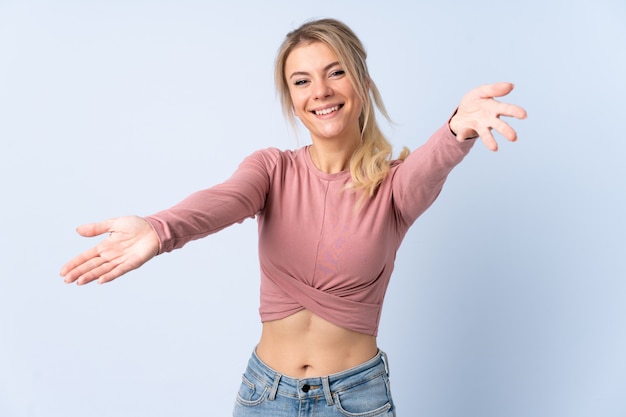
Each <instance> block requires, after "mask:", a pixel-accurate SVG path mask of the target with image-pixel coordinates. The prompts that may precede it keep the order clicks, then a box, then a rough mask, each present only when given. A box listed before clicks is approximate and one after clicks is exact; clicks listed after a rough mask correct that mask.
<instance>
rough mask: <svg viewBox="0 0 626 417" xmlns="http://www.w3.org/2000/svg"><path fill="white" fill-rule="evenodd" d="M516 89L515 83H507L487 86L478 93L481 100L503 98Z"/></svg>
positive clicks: (479, 89) (480, 88)
mask: <svg viewBox="0 0 626 417" xmlns="http://www.w3.org/2000/svg"><path fill="white" fill-rule="evenodd" d="M514 87H515V86H514V85H513V83H507V82H500V83H495V84H485V85H483V86H482V87H479V88H478V91H477V92H478V94H479V96H480V97H481V98H492V97H502V96H506V95H507V94H509V93H510V92H511V91H513V88H514Z"/></svg>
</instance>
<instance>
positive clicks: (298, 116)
mask: <svg viewBox="0 0 626 417" xmlns="http://www.w3.org/2000/svg"><path fill="white" fill-rule="evenodd" d="M291 111H292V112H293V115H294V117H297V118H300V115H299V114H298V112H297V111H296V109H295V107H293V106H291Z"/></svg>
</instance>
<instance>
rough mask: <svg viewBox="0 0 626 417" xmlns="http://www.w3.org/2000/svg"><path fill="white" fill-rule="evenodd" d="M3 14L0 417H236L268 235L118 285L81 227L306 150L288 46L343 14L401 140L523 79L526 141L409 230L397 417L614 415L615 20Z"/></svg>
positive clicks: (399, 271)
mask: <svg viewBox="0 0 626 417" xmlns="http://www.w3.org/2000/svg"><path fill="white" fill-rule="evenodd" d="M413 3H415V4H413V5H409V4H410V2H406V1H385V2H376V3H373V2H372V3H369V2H363V1H326V0H318V1H315V2H297V1H282V2H278V1H276V2H258V1H252V0H248V1H233V2H228V4H226V2H208V1H193V0H179V1H176V2H174V1H170V2H166V1H163V0H161V1H141V0H124V1H122V0H117V1H110V2H102V1H100V2H96V1H76V0H74V1H71V0H65V1H63V0H59V1H54V2H51V1H44V0H30V1H29V0H23V1H18V0H15V1H12V0H3V1H2V0H0V144H1V148H0V185H1V189H2V195H3V197H2V202H3V203H2V209H1V210H2V211H1V214H2V215H1V216H0V271H1V274H0V416H2V417H4V416H6V417H26V416H28V417H33V416H37V417H39V416H41V417H57V416H59V417H61V416H63V417H78V416H90V417H100V416H116V417H122V416H183V415H184V416H189V417H191V416H218V415H219V416H226V415H230V410H231V407H232V402H233V399H234V395H235V392H236V389H237V386H238V384H239V381H240V374H241V372H242V371H243V369H244V366H245V363H246V361H247V359H248V356H249V354H250V352H251V350H252V349H253V347H254V344H255V343H256V341H257V338H258V336H259V332H260V325H259V320H258V315H257V307H258V301H257V300H258V267H257V260H256V241H255V228H256V225H255V223H254V221H248V222H246V223H244V224H243V225H238V226H234V227H232V228H230V229H228V230H225V231H223V232H221V233H220V234H218V235H215V236H212V237H210V238H207V239H204V240H202V241H199V242H194V243H193V244H190V245H189V246H188V247H187V248H185V250H182V251H178V252H176V253H173V254H167V255H164V256H161V257H159V258H158V259H155V260H154V261H152V262H151V263H149V264H147V265H145V266H144V267H143V268H142V269H140V270H138V271H135V272H133V273H132V274H129V275H128V276H126V277H124V278H122V279H119V280H118V281H116V282H114V283H112V284H108V285H105V286H97V285H94V284H92V285H89V286H86V287H81V288H78V287H76V286H67V285H64V284H63V283H62V280H61V279H60V278H59V277H58V271H59V269H60V267H61V265H62V264H63V263H64V262H65V261H66V260H68V259H69V258H70V257H72V256H74V255H75V254H77V253H79V252H81V251H83V250H85V249H87V248H88V247H89V245H91V244H92V242H89V241H87V240H84V239H82V238H79V237H78V236H77V235H76V234H74V232H73V229H74V227H75V226H77V225H79V224H81V223H85V222H91V221H98V220H103V219H106V218H108V217H113V216H117V215H122V214H140V215H142V214H143V215H145V214H150V213H152V212H155V211H157V210H159V209H162V208H165V207H168V206H169V205H171V204H173V203H175V202H177V201H178V200H180V199H181V198H183V197H184V196H186V195H187V194H189V193H190V192H192V191H195V190H197V189H201V188H205V187H208V186H211V185H213V184H215V183H218V182H220V181H222V180H223V179H225V178H226V177H227V176H229V175H230V173H231V172H232V171H233V169H234V168H235V167H236V166H237V164H238V163H239V162H240V161H241V159H242V158H243V157H244V156H246V155H247V154H249V153H251V152H252V151H253V150H255V149H258V148H261V147H267V146H277V147H280V148H293V147H297V146H300V145H303V144H305V143H307V138H306V136H301V137H300V138H299V139H298V140H296V138H295V137H294V136H293V135H292V134H291V133H290V132H289V129H288V126H287V124H286V123H285V122H284V121H283V119H282V116H281V111H280V109H279V105H278V102H277V100H276V98H275V96H274V90H273V85H272V70H273V68H272V65H273V59H274V55H275V52H276V49H277V47H278V45H279V44H280V42H281V40H282V38H283V36H284V35H285V33H286V32H288V31H289V30H291V29H293V28H295V27H296V26H298V25H299V24H300V23H302V22H303V21H304V20H307V19H309V18H314V17H326V16H329V17H336V18H339V19H342V20H344V21H345V22H346V23H348V24H349V25H350V26H352V28H353V29H354V30H355V31H356V32H357V34H358V35H359V36H360V37H361V38H362V40H363V42H364V43H365V45H366V46H367V48H368V51H369V54H370V57H369V64H370V70H371V73H372V75H373V77H374V79H375V81H376V82H377V84H378V86H379V88H380V90H381V91H382V93H383V97H384V98H385V101H386V104H387V107H388V110H389V111H390V113H391V115H392V117H393V118H394V121H395V122H396V125H395V127H386V131H387V132H389V134H390V136H391V138H392V140H393V142H394V144H395V145H396V146H397V147H398V149H399V147H400V146H401V145H408V146H410V147H416V146H418V145H419V144H421V143H423V142H424V141H425V140H426V138H427V137H428V135H429V134H430V133H431V132H433V131H434V130H435V129H436V128H438V127H439V126H440V125H441V124H442V123H444V122H445V121H446V120H447V118H448V116H449V115H450V113H451V112H452V111H453V109H454V107H455V106H456V104H457V102H458V101H459V99H460V97H461V96H462V94H464V93H465V92H466V91H467V90H469V89H470V88H472V87H474V86H477V85H480V84H483V83H489V82H494V81H513V82H514V83H515V84H516V90H515V91H514V92H513V94H512V95H511V97H510V100H511V101H513V102H516V103H519V104H521V105H523V106H524V107H526V109H527V110H528V113H529V117H528V119H527V120H525V121H523V122H520V121H513V122H512V124H513V125H514V126H515V128H516V129H517V130H518V132H519V136H520V140H519V141H518V143H515V144H511V143H501V149H500V151H499V152H498V153H496V154H493V153H491V152H489V151H487V150H486V149H485V148H484V147H483V146H481V145H480V144H477V146H476V147H475V149H474V150H473V151H472V153H471V154H470V155H469V156H468V157H467V159H466V160H465V161H464V163H463V164H462V165H461V166H460V167H458V169H457V170H456V171H455V172H453V174H452V175H451V177H450V179H449V181H448V184H447V185H446V187H445V189H444V192H443V193H442V195H441V196H440V198H439V200H438V201H437V202H436V203H435V205H434V206H433V207H432V209H431V210H430V211H428V212H427V213H426V214H425V215H424V216H423V217H422V218H421V219H420V220H418V222H417V223H416V224H415V226H414V228H413V229H412V230H411V231H410V233H409V234H408V236H407V238H406V240H405V243H404V246H403V247H402V248H401V251H400V252H399V254H398V261H397V266H396V273H395V275H394V278H393V280H392V283H391V285H390V288H389V291H388V297H387V301H386V304H385V308H384V312H383V318H382V323H381V331H380V338H379V342H380V345H381V347H382V348H383V349H385V350H386V351H387V352H388V354H389V355H390V359H391V372H392V375H391V377H392V384H393V389H394V395H395V400H396V403H397V406H398V410H399V414H400V415H401V416H428V417H452V416H455V417H456V416H469V417H479V416H480V417H492V416H493V417H496V416H504V415H506V416H508V417H526V416H528V417H530V416H533V417H543V416H545V417H587V416H589V417H592V416H593V417H623V416H624V415H626V401H625V400H624V398H625V397H624V393H625V392H626V355H625V354H624V353H625V352H626V303H625V302H624V300H625V299H626V283H625V278H626V266H625V261H624V259H625V256H624V255H625V254H626V244H625V240H624V239H625V238H624V236H626V222H625V221H624V212H625V210H626V204H625V202H624V197H625V195H626V193H625V191H626V184H625V183H626V168H624V164H623V161H622V160H623V155H625V154H626V140H625V139H624V126H623V121H624V112H625V110H626V108H625V107H626V106H625V105H624V100H625V94H626V77H625V76H624V74H626V63H625V60H626V53H625V51H626V29H625V28H626V26H624V24H623V21H624V18H625V17H626V4H625V3H624V2H623V1H621V0H619V1H618V0H615V1H611V0H602V1H593V2H592V1H582V2H580V1H577V2H565V1H552V2H550V1H517V2H502V1H487V0H481V1H472V2H464V1H452V0H448V1H438V2H413Z"/></svg>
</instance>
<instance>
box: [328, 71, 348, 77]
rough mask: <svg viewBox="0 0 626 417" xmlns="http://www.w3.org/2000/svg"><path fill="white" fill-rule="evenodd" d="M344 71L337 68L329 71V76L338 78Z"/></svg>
mask: <svg viewBox="0 0 626 417" xmlns="http://www.w3.org/2000/svg"><path fill="white" fill-rule="evenodd" d="M345 73H346V72H345V71H344V70H341V69H338V70H334V71H333V72H331V73H330V77H331V78H339V77H341V76H342V75H344V74H345Z"/></svg>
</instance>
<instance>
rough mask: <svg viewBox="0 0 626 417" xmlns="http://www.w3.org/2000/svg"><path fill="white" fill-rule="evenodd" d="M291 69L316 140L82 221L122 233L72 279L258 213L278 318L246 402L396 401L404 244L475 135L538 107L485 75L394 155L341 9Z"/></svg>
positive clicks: (95, 251)
mask: <svg viewBox="0 0 626 417" xmlns="http://www.w3.org/2000/svg"><path fill="white" fill-rule="evenodd" d="M275 81H276V83H277V88H278V91H279V94H280V97H281V100H282V104H283V109H284V111H285V113H286V114H287V116H288V117H289V118H290V119H291V120H294V119H293V118H294V116H295V117H296V118H298V119H300V121H301V122H302V123H303V124H304V126H306V128H307V129H308V130H309V132H310V136H311V141H312V144H311V145H310V146H305V147H303V148H300V149H298V150H295V151H279V150H277V149H265V150H261V151H257V152H255V153H254V154H252V155H251V156H249V157H248V158H246V159H245V160H244V161H243V162H242V164H241V165H240V167H239V168H238V169H237V171H236V172H235V173H234V175H233V176H232V177H231V178H230V179H229V180H227V181H226V182H224V183H222V184H219V185H217V186H215V187H212V188H210V189H207V190H203V191H199V192H197V193H195V194H192V195H191V196H189V197H188V198H186V199H185V200H183V201H182V202H181V203H179V204H177V205H176V206H174V207H172V208H170V209H168V210H164V211H162V212H159V213H156V214H154V215H152V216H148V217H145V218H140V217H135V216H127V217H121V218H116V219H111V220H107V221H105V222H101V223H95V224H87V225H83V226H80V227H79V228H78V233H80V234H81V235H83V236H96V235H99V234H103V233H109V237H108V238H107V239H105V240H104V241H102V242H101V243H100V244H98V245H97V246H95V247H94V248H92V249H90V250H88V251H86V252H84V253H83V254H81V255H79V256H77V257H76V258H74V259H73V260H71V261H70V262H68V263H67V264H66V265H65V266H64V267H63V269H62V271H61V275H62V276H64V277H65V282H68V283H71V282H76V283H78V284H86V283H88V282H91V281H94V280H98V282H99V283H105V282H109V281H111V280H113V279H115V278H117V277H119V276H121V275H122V274H124V273H126V272H128V271H131V270H133V269H135V268H138V267H139V266H141V265H142V264H143V263H145V262H146V261H148V260H149V259H151V258H152V257H154V256H155V255H157V254H160V253H163V252H168V251H171V250H173V249H177V248H180V247H182V246H183V245H184V244H186V243H187V242H189V241H190V240H193V239H197V238H201V237H204V236H207V235H209V234H211V233H215V232H217V231H219V230H221V229H223V228H225V227H227V226H229V225H231V224H233V223H236V222H241V221H243V220H244V219H246V218H248V217H254V216H256V217H257V219H258V225H259V258H260V264H261V307H260V315H261V321H262V322H263V328H262V335H261V340H260V341H259V343H258V345H257V347H256V349H255V350H254V352H253V354H252V357H251V359H250V361H249V366H248V369H247V370H246V372H245V374H244V376H243V381H242V384H241V387H240V390H239V393H238V395H237V402H236V406H235V412H234V415H235V416H272V417H281V416H306V415H315V416H340V415H344V416H345V415H348V416H350V415H363V416H364V415H366V416H393V415H395V408H394V405H393V402H392V399H391V394H390V392H389V380H388V367H387V361H386V356H385V354H384V353H383V352H382V351H380V350H379V349H378V346H377V344H376V335H377V332H378V323H379V319H380V312H381V308H382V303H383V298H384V294H385V290H386V288H387V284H388V282H389V278H390V276H391V272H392V270H393V263H394V259H395V254H396V251H397V249H398V247H399V245H400V243H401V241H402V238H403V237H404V235H405V234H406V232H407V230H408V228H409V227H410V226H411V224H412V223H413V222H414V221H415V220H416V219H417V217H418V216H419V215H420V214H421V213H423V212H424V210H426V209H427V208H428V207H429V206H430V204H432V202H433V201H434V200H435V198H436V197H437V195H438V194H439V192H440V190H441V188H442V186H443V183H444V181H445V179H446V177H447V175H448V173H449V172H450V171H451V169H452V168H453V167H454V166H455V165H456V164H458V163H459V162H460V161H461V160H462V159H463V157H464V156H465V155H466V154H467V153H468V152H469V150H470V148H471V147H472V146H473V143H474V141H475V139H476V138H477V137H478V136H480V137H481V138H482V140H483V142H484V143H485V145H486V146H487V147H488V148H489V149H492V150H496V149H497V144H496V142H495V140H494V138H493V136H492V134H491V130H492V129H496V130H497V131H499V132H500V133H501V134H502V135H503V136H504V137H505V138H507V139H508V140H511V141H514V140H516V133H515V131H514V130H513V129H512V128H511V127H510V126H509V125H508V124H506V123H505V122H503V121H501V120H500V119H499V116H513V117H517V118H524V117H526V113H525V111H524V110H523V109H522V108H520V107H518V106H514V105H511V104H503V103H499V102H497V101H495V100H494V99H493V97H499V96H503V95H506V94H508V93H509V92H510V91H511V89H512V88H513V86H512V85H511V84H508V83H499V84H493V85H486V86H482V87H479V88H477V89H474V90H472V91H470V92H469V93H468V94H467V95H466V96H464V97H463V99H462V100H461V102H460V104H459V107H458V108H457V110H456V112H455V113H454V115H453V116H452V118H451V119H450V120H449V121H448V123H446V124H445V125H444V126H443V127H441V128H440V129H439V130H438V131H437V132H436V133H435V134H434V135H433V136H432V137H431V138H430V140H429V141H428V142H427V143H426V144H425V145H423V146H422V147H420V148H418V149H417V150H415V151H414V152H413V153H411V154H410V155H409V152H408V150H406V149H405V150H404V151H403V152H402V154H401V155H400V158H399V159H398V160H393V161H392V160H391V146H390V144H389V142H388V141H387V140H386V139H385V137H384V136H383V134H382V133H381V131H380V129H379V128H378V125H377V123H376V120H375V116H374V109H375V107H374V106H377V107H378V109H379V110H380V111H381V113H382V114H383V115H386V113H385V110H384V107H383V105H382V100H381V98H380V95H379V93H378V90H377V88H376V85H375V84H374V81H373V80H372V79H371V77H370V76H369V73H368V70H367V65H366V54H365V51H364V49H363V46H362V44H361V42H360V41H359V40H358V38H357V37H356V36H355V35H354V33H353V32H352V31H351V30H350V29H349V28H348V27H346V26H345V25H344V24H342V23H341V22H338V21H336V20H332V19H322V20H317V21H312V22H309V23H306V24H304V25H303V26H301V27H300V28H298V29H296V30H295V31H293V32H291V33H289V34H288V35H287V37H286V39H285V41H284V43H283V45H282V47H281V49H280V50H279V53H278V57H277V60H276V80H275Z"/></svg>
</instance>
